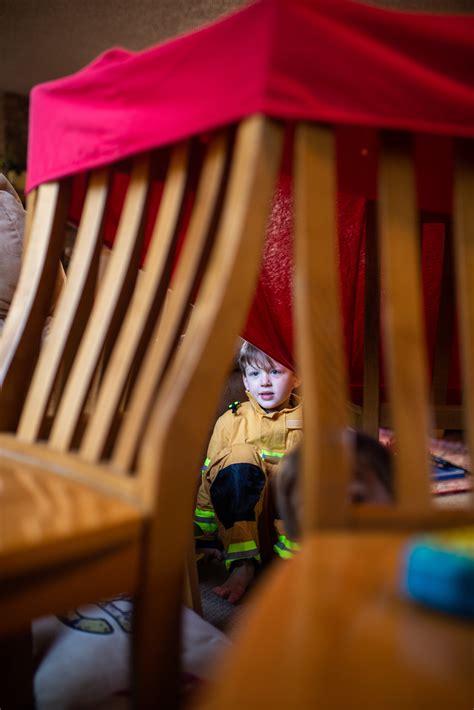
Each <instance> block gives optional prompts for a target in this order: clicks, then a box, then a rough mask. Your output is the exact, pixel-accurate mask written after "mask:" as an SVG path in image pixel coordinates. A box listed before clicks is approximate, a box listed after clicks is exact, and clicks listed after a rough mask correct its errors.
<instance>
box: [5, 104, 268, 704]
mask: <svg viewBox="0 0 474 710" xmlns="http://www.w3.org/2000/svg"><path fill="white" fill-rule="evenodd" d="M281 143H282V132H281V129H280V128H279V127H278V126H277V124H275V123H274V122H272V121H271V120H268V119H265V118H263V117H259V116H254V117H251V118H249V119H247V120H245V121H243V122H242V124H241V125H239V126H238V128H237V130H236V131H235V130H229V131H226V132H222V133H219V134H216V135H214V136H213V137H212V139H211V141H210V143H209V145H208V146H207V148H206V151H205V158H204V160H203V163H202V168H200V167H199V165H200V163H199V162H198V163H196V160H195V151H196V149H197V147H196V145H195V143H194V142H193V141H191V142H190V143H189V144H180V145H176V146H174V147H172V149H171V150H170V151H167V150H166V151H159V152H158V153H157V154H156V155H142V156H139V157H137V158H136V159H134V161H133V167H132V169H131V173H130V182H129V186H128V190H127V194H126V199H125V203H124V206H123V209H122V213H121V218H120V223H119V226H118V231H117V235H116V239H115V243H114V248H113V251H112V253H111V256H110V259H109V263H108V266H107V269H106V272H105V275H104V277H103V282H102V283H99V284H98V288H97V296H96V298H93V296H92V294H93V293H94V289H95V281H96V274H97V269H98V258H99V251H100V244H101V229H102V223H103V215H104V208H105V205H106V201H107V196H108V169H106V168H104V169H100V170H96V171H94V172H92V173H91V175H90V179H89V185H88V190H87V196H86V200H85V204H84V208H83V212H82V218H81V222H80V225H79V231H78V235H77V241H76V245H75V249H74V253H73V256H72V259H71V262H70V266H69V271H68V279H67V282H66V285H65V287H64V288H63V289H62V292H61V295H60V298H59V302H58V304H57V307H56V310H55V317H54V321H53V326H52V329H51V332H50V334H49V336H48V338H47V339H46V340H45V341H44V342H43V343H42V344H41V333H42V327H43V323H44V320H45V317H46V314H47V312H48V307H49V302H50V300H51V297H52V292H53V288H54V282H55V275H56V272H57V266H58V261H59V255H60V251H61V244H62V235H63V233H64V225H65V221H66V217H67V213H68V200H69V194H70V180H68V179H65V180H61V181H60V182H58V183H49V184H45V185H41V186H40V187H39V189H38V191H37V194H36V195H35V196H34V198H31V200H30V202H33V201H34V213H33V215H30V217H31V218H30V220H29V225H30V226H29V229H30V235H29V245H28V248H27V251H26V254H25V259H24V264H23V269H22V273H21V277H20V282H19V284H18V288H17V291H16V294H15V298H14V302H13V304H12V307H11V310H10V313H9V317H8V319H7V323H6V326H5V331H4V337H3V338H2V340H1V343H0V373H1V381H2V390H1V394H0V426H1V429H2V430H3V432H4V433H2V434H1V435H0V491H1V492H0V504H1V510H2V516H1V531H2V534H1V535H0V578H1V589H0V618H1V621H0V634H1V636H3V637H5V636H7V635H9V634H10V635H11V634H14V633H18V632H21V631H22V630H23V629H25V628H27V627H28V625H29V623H30V621H31V620H32V619H33V618H35V617H37V616H40V615H42V614H45V613H51V612H56V613H60V612H63V611H65V610H68V609H69V608H71V607H73V606H75V605H77V604H79V603H83V602H87V601H93V600H97V599H101V598H107V597H110V596H113V595H116V594H117V593H126V594H131V595H134V597H135V598H136V611H135V618H134V634H133V636H134V654H133V666H134V672H135V674H134V699H135V703H136V706H137V707H158V705H159V706H160V707H166V708H172V707H175V706H176V705H177V702H178V701H177V697H178V685H179V618H180V607H181V603H182V597H183V592H182V589H183V579H184V569H185V564H184V563H185V557H186V555H187V553H188V552H189V545H190V538H191V519H192V508H193V505H194V495H195V487H196V483H197V476H196V472H198V471H199V468H200V465H201V462H202V456H203V452H204V449H205V445H206V436H207V434H208V430H209V424H210V421H211V418H212V416H213V414H214V411H215V406H216V402H217V399H218V396H219V393H220V390H221V388H222V384H223V381H224V379H225V375H226V373H227V370H228V368H229V366H230V363H231V360H232V356H233V353H234V347H235V339H236V336H237V335H238V333H239V332H240V329H241V328H242V326H243V323H244V320H245V317H246V312H247V310H248V307H249V304H250V300H251V297H252V295H253V290H254V287H255V282H256V278H257V275H258V268H259V259H260V254H261V249H262V244H263V239H264V234H265V224H266V219H267V214H268V211H269V206H270V200H271V197H272V193H273V189H274V182H275V179H276V174H277V169H278V164H279V155H280V148H281ZM168 162H169V164H168V167H167V171H166V181H165V186H164V191H163V195H162V198H161V201H160V205H159V212H158V216H157V218H156V221H155V224H154V228H153V234H152V238H151V243H150V246H149V249H148V252H147V256H146V260H145V263H144V266H143V270H142V271H140V272H139V258H140V253H141V249H142V242H143V229H144V222H145V220H146V218H147V214H148V211H147V206H148V203H149V199H150V193H151V191H152V187H153V180H154V178H155V176H156V174H157V172H159V171H161V172H163V170H164V167H165V166H166V164H167V163H168ZM196 165H197V166H198V167H196ZM196 171H197V173H198V177H199V179H198V186H197V190H196V196H195V199H194V202H193V205H192V212H191V217H190V221H189V226H188V228H187V232H186V239H185V241H184V246H183V247H182V251H181V254H180V258H179V261H178V264H177V266H176V267H175V268H172V266H173V259H174V255H175V250H176V241H177V237H178V234H179V233H180V225H181V219H182V214H183V210H184V195H185V189H186V187H187V185H188V181H189V180H191V179H196ZM191 173H192V174H193V175H194V178H192V176H191ZM168 291H169V293H168ZM167 294H168V296H167ZM191 301H192V302H193V307H192V308H191V309H190V303H191ZM183 334H184V337H183ZM99 366H100V368H101V369H100V379H99V383H98V386H97V392H96V397H95V400H94V402H93V403H92V406H90V403H89V406H88V396H89V392H90V389H91V387H92V385H93V382H94V378H95V377H96V373H97V371H98V368H99ZM53 393H54V397H55V398H56V399H55V406H54V407H53V408H51V407H50V406H49V405H50V402H51V398H52V396H53ZM123 412H124V414H122V413H123Z"/></svg>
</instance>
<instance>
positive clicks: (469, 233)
mask: <svg viewBox="0 0 474 710" xmlns="http://www.w3.org/2000/svg"><path fill="white" fill-rule="evenodd" d="M454 246H455V262H456V286H457V302H458V309H459V316H458V317H459V329H460V341H461V343H460V344H461V363H462V374H463V390H464V408H465V415H464V416H465V429H466V431H467V438H468V443H469V450H470V452H471V457H472V452H473V451H474V373H473V363H474V278H473V274H474V147H473V143H472V141H465V142H460V143H459V145H458V150H457V161H456V168H455V177H454ZM471 504H472V507H474V494H472V493H471Z"/></svg>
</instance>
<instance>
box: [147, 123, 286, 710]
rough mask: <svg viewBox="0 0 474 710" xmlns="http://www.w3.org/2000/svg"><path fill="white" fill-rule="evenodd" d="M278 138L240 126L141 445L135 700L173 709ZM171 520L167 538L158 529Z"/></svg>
mask: <svg viewBox="0 0 474 710" xmlns="http://www.w3.org/2000/svg"><path fill="white" fill-rule="evenodd" d="M281 145H282V132H281V130H279V129H278V128H277V126H276V125H275V124H274V123H273V122H271V121H269V120H268V119H264V118H263V117H261V116H254V117H251V118H250V119H247V120H246V121H244V122H243V123H242V124H241V126H240V127H239V131H238V136H237V143H236V147H235V155H234V159H233V167H232V172H231V175H230V182H229V188H228V192H227V195H226V200H225V206H224V212H223V215H222V220H221V223H220V225H219V230H218V237H217V243H216V245H215V248H214V250H213V253H212V260H211V262H210V264H209V267H208V269H207V270H206V273H205V277H204V280H203V283H202V285H201V288H200V291H199V295H198V299H197V302H196V306H195V308H194V309H193V313H192V316H191V319H190V322H189V327H188V330H187V334H186V336H185V338H184V339H183V342H182V345H181V347H180V348H179V349H178V351H177V355H176V358H175V360H174V362H173V363H172V365H171V366H170V369H169V370H168V372H167V374H166V377H165V379H164V381H163V386H162V388H161V391H160V394H159V396H158V399H157V401H156V404H155V406H154V409H153V414H152V416H151V418H150V424H149V426H148V428H147V430H146V434H145V440H144V444H143V445H142V447H141V456H140V459H139V466H140V468H139V473H140V479H141V480H142V482H143V486H144V488H145V490H147V491H148V492H149V495H151V497H152V499H153V500H154V501H155V511H154V516H153V518H152V520H151V521H150V526H149V530H148V548H147V550H146V555H145V557H144V560H143V565H144V576H145V580H144V585H143V587H142V595H141V597H140V598H139V600H138V601H139V603H138V605H137V609H136V616H135V621H134V623H135V631H136V634H137V638H138V639H140V644H139V645H138V646H137V655H136V669H135V670H136V692H137V702H138V703H140V702H141V703H142V704H143V705H146V699H147V698H160V703H161V704H162V705H163V707H166V708H169V709H170V710H172V708H175V707H177V704H178V697H177V693H178V685H179V677H178V671H177V668H178V644H179V634H178V626H177V621H178V618H179V614H180V604H181V599H182V591H181V590H182V580H183V559H184V556H185V554H186V552H187V549H188V540H189V538H188V532H189V511H190V510H191V508H192V506H193V500H194V496H195V489H196V472H197V471H198V469H199V466H200V464H201V456H202V451H203V449H204V446H205V440H206V437H207V435H208V432H209V425H210V421H211V418H212V416H213V415H214V411H215V405H216V402H217V400H218V397H219V394H220V391H221V388H222V384H223V381H224V378H225V376H226V374H227V372H228V370H229V366H230V363H231V360H232V357H233V354H234V348H235V338H236V335H237V333H238V332H239V331H240V329H241V328H242V326H243V325H244V321H245V317H246V315H247V310H248V308H249V306H250V302H251V298H252V296H253V292H254V288H255V284H256V279H257V275H258V268H259V263H260V257H261V253H262V246H263V239H264V234H265V227H266V223H267V217H268V211H269V206H270V199H271V196H272V193H273V189H274V184H275V180H276V173H277V168H278V165H279V156H280V154H281ZM171 529H172V530H173V545H169V544H167V542H166V539H165V537H164V536H163V531H164V530H171ZM157 629H159V635H160V636H159V637H160V643H159V644H157V643H156V630H157Z"/></svg>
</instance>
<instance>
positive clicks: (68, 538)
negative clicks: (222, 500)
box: [0, 435, 145, 632]
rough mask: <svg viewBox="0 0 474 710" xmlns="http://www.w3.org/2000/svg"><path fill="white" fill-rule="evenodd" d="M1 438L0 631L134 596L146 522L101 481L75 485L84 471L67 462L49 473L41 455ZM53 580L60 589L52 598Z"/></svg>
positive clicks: (133, 505) (38, 448) (33, 448)
mask: <svg viewBox="0 0 474 710" xmlns="http://www.w3.org/2000/svg"><path fill="white" fill-rule="evenodd" d="M0 438H1V443H0V506H1V509H2V515H1V517H0V580H1V582H2V583H1V585H0V598H1V603H2V608H3V609H4V610H5V613H3V614H2V620H1V622H0V627H1V629H2V630H3V631H4V632H8V631H10V632H13V631H16V630H19V629H21V628H22V627H23V626H24V625H25V621H26V619H27V618H32V617H35V616H40V615H42V614H45V613H49V612H50V611H52V610H55V611H59V610H61V609H62V610H64V611H66V610H67V609H68V608H69V606H70V605H71V606H73V605H75V604H77V603H82V602H86V601H95V600H96V599H102V598H105V597H107V596H109V595H111V594H117V593H128V594H132V593H134V592H135V590H136V580H137V577H138V564H139V554H138V551H139V540H140V537H141V536H142V534H143V523H144V517H145V514H144V512H143V509H142V507H141V506H140V505H139V504H138V502H134V501H133V499H131V500H128V501H127V500H126V499H125V496H121V495H120V492H119V493H115V494H114V492H113V491H112V490H107V489H106V486H105V485H104V483H103V482H102V486H101V485H100V480H99V481H98V483H97V485H96V486H95V487H92V486H91V485H87V482H86V481H85V480H83V481H81V480H80V478H81V476H84V473H85V467H84V466H83V465H81V462H79V461H78V460H76V457H74V456H72V455H68V456H63V457H62V459H61V465H59V464H58V463H57V464H56V466H55V467H54V466H53V465H52V464H51V463H49V462H48V457H50V456H51V451H49V452H48V451H47V450H46V448H44V450H43V447H41V446H39V445H34V446H28V447H23V448H24V451H23V453H22V452H21V448H22V447H21V444H20V443H19V442H18V441H15V440H14V439H13V437H8V436H6V435H2V436H1V437H0ZM6 444H9V445H10V446H11V450H7V448H6ZM68 463H69V464H70V465H69V466H68V465H67V464H68ZM71 560H75V561H76V562H75V564H71ZM99 569H100V573H98V570H99ZM40 570H41V572H40ZM91 576H92V577H91ZM58 577H60V578H61V579H62V581H63V585H62V588H61V591H60V592H59V593H56V592H54V590H55V589H56V585H55V583H54V580H56V581H57V579H58ZM91 578H92V579H93V580H94V583H93V587H94V591H93V592H92V593H91V591H90V587H91ZM33 581H34V585H33V584H32V582H33ZM32 588H34V590H35V591H34V594H32ZM86 589H87V590H88V591H87V592H86V591H85V590H86ZM91 594H92V597H91ZM32 612H33V613H32Z"/></svg>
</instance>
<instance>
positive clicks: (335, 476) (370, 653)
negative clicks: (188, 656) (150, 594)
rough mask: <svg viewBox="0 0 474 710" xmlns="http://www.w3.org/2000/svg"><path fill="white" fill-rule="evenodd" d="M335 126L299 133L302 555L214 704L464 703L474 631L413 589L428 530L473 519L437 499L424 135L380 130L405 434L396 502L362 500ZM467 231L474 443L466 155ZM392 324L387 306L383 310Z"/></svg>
mask: <svg viewBox="0 0 474 710" xmlns="http://www.w3.org/2000/svg"><path fill="white" fill-rule="evenodd" d="M334 143H335V141H334V136H333V131H332V129H331V128H328V127H322V126H318V125H312V124H299V125H298V126H297V128H296V144H295V154H294V173H295V184H294V191H295V239H296V255H295V259H296V265H295V269H296V276H295V284H296V289H295V301H296V321H297V322H296V335H297V344H298V363H299V369H300V374H301V378H302V382H303V388H304V399H303V403H304V404H303V406H304V417H305V425H304V426H305V438H304V446H303V472H302V474H303V482H302V483H303V500H304V511H303V512H304V520H303V527H304V535H303V539H302V544H301V551H300V552H299V553H298V555H297V556H296V558H295V559H294V560H292V561H291V562H289V563H286V564H280V565H279V566H278V567H277V568H276V569H275V570H274V571H273V575H272V574H270V575H269V577H268V579H266V580H263V581H262V586H261V588H257V589H256V590H255V593H254V597H253V599H251V600H250V601H249V609H248V612H247V615H246V616H245V617H243V618H242V623H241V625H240V628H238V629H236V633H235V638H234V640H235V648H234V649H232V650H231V651H230V653H229V654H228V657H227V658H226V660H225V661H224V662H223V664H222V666H221V667H219V668H218V669H216V678H217V680H216V682H215V683H213V684H212V685H211V686H210V687H209V688H208V690H207V692H206V693H205V694H204V695H203V697H202V698H201V699H200V701H199V702H198V703H196V704H195V705H194V706H193V707H194V708H199V710H204V708H205V709H206V710H211V709H212V710H218V709H220V708H226V710H234V709H235V710H237V708H241V707H244V706H245V707H246V708H252V709H253V708H255V710H256V709H257V708H260V707H262V706H263V705H265V706H269V707H272V708H273V709H278V708H288V707H295V708H361V707H364V708H380V707H384V708H393V709H395V708H400V707H404V708H413V710H414V709H415V708H417V709H419V708H432V707H448V706H449V707H450V708H462V707H465V705H466V704H469V702H470V700H469V697H471V698H472V674H471V668H470V662H465V661H466V659H467V658H471V656H472V628H469V627H468V626H467V625H465V624H463V622H462V621H460V620H458V619H456V618H449V617H448V615H443V614H441V613H434V612H430V611H428V610H426V609H423V608H417V607H416V606H415V605H414V604H411V603H409V602H408V601H406V600H404V599H403V597H402V594H401V590H400V588H399V575H400V573H401V559H402V558H401V555H402V551H403V546H404V544H405V543H406V541H407V539H408V538H409V537H410V535H412V534H413V532H414V531H420V530H423V531H430V530H435V529H439V528H440V527H447V526H451V525H453V524H463V523H466V522H467V521H469V522H471V523H472V521H473V505H472V496H471V503H470V505H469V506H466V508H465V509H464V510H458V511H449V510H440V509H438V508H437V507H436V506H435V504H434V501H433V500H432V498H431V495H430V485H429V484H430V476H429V463H428V447H427V444H428V434H429V431H430V425H431V422H432V420H431V415H430V409H429V392H428V379H427V367H426V353H425V352H424V347H425V344H424V338H423V336H422V320H421V319H422V308H421V284H420V268H419V231H418V219H417V208H416V201H415V188H414V176H413V172H414V169H413V163H412V159H411V151H410V138H409V136H407V135H398V134H394V133H393V134H388V133H387V134H384V135H382V136H381V144H382V148H381V154H380V157H379V201H378V204H377V221H378V230H377V231H378V236H379V240H380V242H379V248H380V254H381V259H380V261H381V277H380V278H381V281H382V283H383V299H382V309H383V323H384V328H383V331H384V335H385V352H386V358H387V370H388V388H389V397H390V404H391V411H392V423H393V427H394V430H395V435H396V441H397V451H396V456H395V463H394V467H395V496H396V500H395V502H394V504H393V505H391V506H375V505H368V504H367V505H364V506H358V507H355V506H351V505H349V502H348V484H349V478H350V476H351V455H352V452H351V450H350V438H349V437H348V436H347V434H346V432H347V424H348V409H347V404H346V403H347V398H348V395H347V393H348V383H347V380H348V377H347V372H346V366H345V358H344V355H343V338H342V327H341V308H340V294H339V285H338V280H339V273H338V267H337V241H336V219H335V216H336V173H335V145H334ZM459 148H460V150H459V151H458V162H457V166H456V171H455V208H454V229H453V232H454V234H453V238H454V242H455V247H456V283H457V289H458V303H459V310H460V331H461V344H462V355H463V366H464V367H463V371H464V404H465V411H466V419H465V428H466V432H467V433H468V438H469V443H470V446H471V450H472V446H473V444H474V421H473V412H474V388H473V383H472V375H471V372H472V361H473V355H474V349H473V348H474V341H473V334H474V330H473V326H474V320H473V317H474V309H473V303H474V299H473V293H472V289H473V286H472V279H471V280H469V278H468V275H469V274H470V273H471V272H472V269H473V267H474V264H473V261H472V260H473V249H472V245H473V244H474V231H473V229H474V215H473V207H472V204H473V201H472V194H473V191H474V161H473V151H472V146H471V145H468V146H466V145H463V146H459ZM376 317H377V318H378V310H377V312H376Z"/></svg>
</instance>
